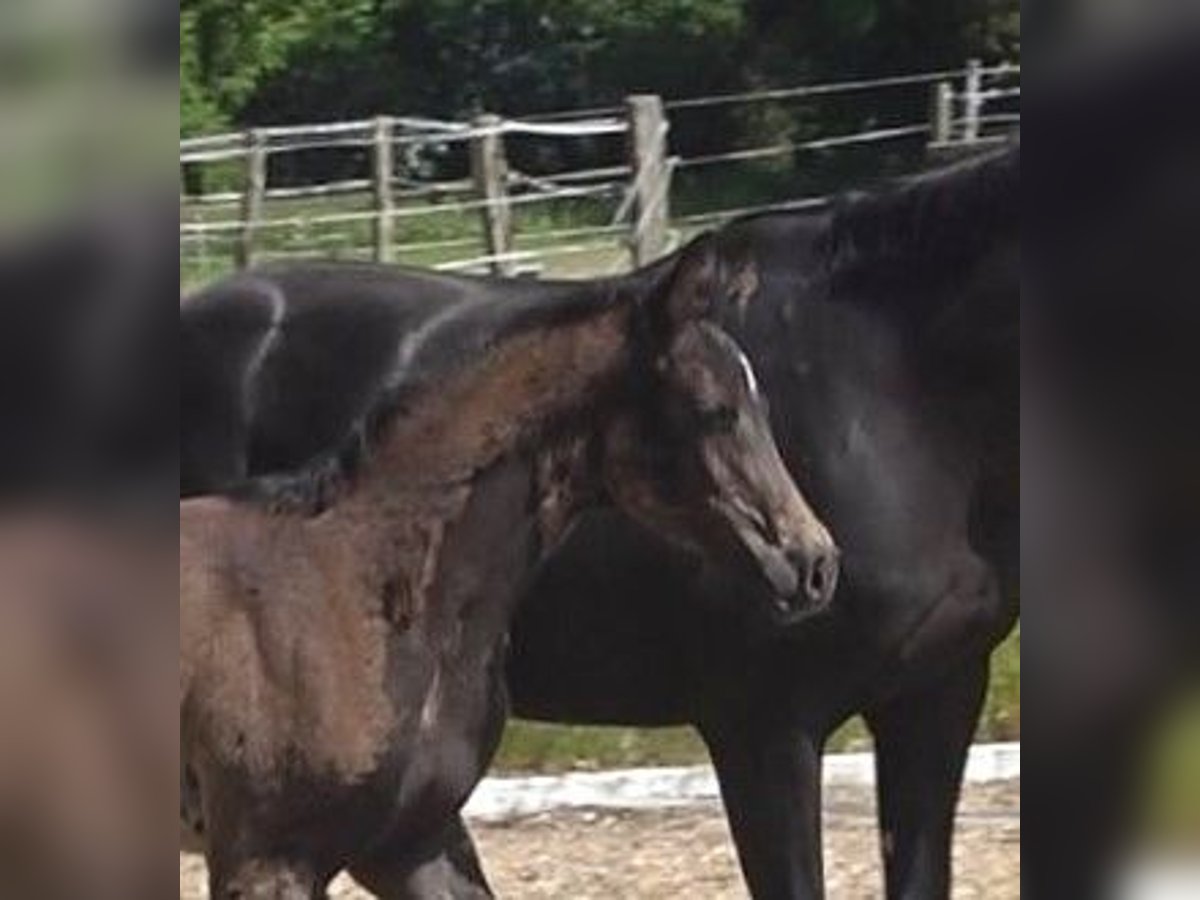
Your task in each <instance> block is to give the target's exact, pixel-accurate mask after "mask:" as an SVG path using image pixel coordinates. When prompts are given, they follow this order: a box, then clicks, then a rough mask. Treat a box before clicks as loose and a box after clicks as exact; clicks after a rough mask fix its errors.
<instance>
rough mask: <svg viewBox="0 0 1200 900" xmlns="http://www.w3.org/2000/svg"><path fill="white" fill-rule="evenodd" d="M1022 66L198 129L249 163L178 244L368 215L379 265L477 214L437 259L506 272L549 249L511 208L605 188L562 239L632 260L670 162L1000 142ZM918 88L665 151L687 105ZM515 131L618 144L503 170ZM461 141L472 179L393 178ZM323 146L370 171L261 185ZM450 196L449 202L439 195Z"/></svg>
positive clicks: (194, 159)
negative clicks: (408, 231) (903, 96)
mask: <svg viewBox="0 0 1200 900" xmlns="http://www.w3.org/2000/svg"><path fill="white" fill-rule="evenodd" d="M1019 74H1020V69H1019V67H1018V66H1014V65H1007V64H1005V65H999V66H993V67H990V68H989V67H985V66H984V65H983V64H982V63H980V62H979V61H976V60H972V61H971V62H969V63H968V64H967V66H966V67H965V68H964V69H962V70H958V71H951V72H934V73H921V74H917V75H904V76H897V77H893V78H881V79H869V80H861V81H845V82H838V83H834V84H819V85H806V86H801V87H796V88H786V89H780V90H774V91H758V92H753V93H746V94H730V95H721V96H714V97H698V98H687V99H682V100H674V101H668V102H664V101H663V100H662V98H660V97H657V96H650V95H637V96H631V97H629V98H628V99H627V100H626V102H625V103H624V105H623V106H622V107H610V108H605V109H597V110H582V111H578V112H576V113H564V114H558V115H549V116H543V117H537V118H535V119H531V120H512V119H505V118H502V117H500V116H497V115H493V114H487V115H481V116H478V117H476V118H475V119H474V120H472V121H471V122H469V123H459V122H443V121H438V120H430V119H419V118H413V117H399V116H379V117H376V118H374V119H370V120H362V121H354V122H336V123H324V124H319V125H298V126H285V127H271V128H254V129H249V130H247V131H245V132H242V133H235V134H227V135H215V136H207V137H201V138H193V139H189V140H185V141H183V142H182V145H181V157H180V161H181V166H182V167H184V169H185V170H186V169H187V168H188V167H194V166H204V165H208V164H213V163H224V164H226V165H229V164H231V163H232V164H235V165H240V166H241V167H242V170H243V171H242V175H241V178H240V183H241V187H240V189H239V190H236V191H231V192H225V193H210V194H200V195H192V196H185V197H183V198H182V200H181V203H182V204H183V205H184V206H187V207H189V208H205V207H218V206H221V205H224V206H227V207H230V208H234V209H236V210H237V214H236V217H235V218H226V219H223V220H222V219H217V220H215V221H214V220H212V219H211V218H210V217H208V216H205V217H202V218H201V219H200V220H198V221H190V222H188V221H185V222H182V223H181V243H184V244H186V243H188V242H189V241H190V242H192V243H200V244H201V245H203V242H205V241H206V240H208V239H211V238H213V237H214V236H218V237H221V238H222V240H223V242H224V246H227V247H228V250H229V253H230V256H231V258H232V261H233V263H234V264H235V265H237V266H239V267H240V266H246V265H249V264H250V263H251V262H253V261H255V260H256V259H258V258H260V256H262V255H264V240H263V238H264V235H265V234H266V232H268V231H270V230H272V229H285V228H293V229H298V230H303V229H304V228H306V227H310V226H313V225H319V224H326V225H335V226H336V225H343V226H346V227H349V226H352V225H355V224H362V225H363V226H369V228H370V234H371V238H370V246H369V248H368V249H367V251H366V253H365V255H368V256H369V257H370V258H373V259H376V260H379V261H384V262H386V261H390V260H392V259H393V258H394V257H395V255H396V251H397V250H398V249H409V248H416V247H419V248H427V247H432V246H434V245H446V246H447V247H449V246H452V245H455V244H459V245H461V246H463V247H464V248H465V247H470V246H476V247H477V246H479V242H478V241H477V240H469V239H466V240H461V241H455V240H444V241H440V242H438V241H434V242H426V243H425V244H420V243H417V244H413V243H411V242H410V243H407V244H400V243H398V242H397V236H398V235H397V232H398V231H399V232H401V233H403V231H404V223H405V221H408V220H411V219H412V218H413V217H417V216H421V215H430V214H437V213H446V212H466V213H477V214H478V218H479V228H480V231H481V234H482V247H483V251H484V253H483V255H482V256H475V257H472V258H469V259H459V260H450V261H446V262H444V263H443V264H441V267H442V268H447V269H461V270H484V271H490V272H492V273H495V274H499V275H512V274H515V273H518V272H520V271H522V269H523V268H528V264H529V263H530V262H532V261H535V260H536V259H537V258H538V257H539V255H544V253H548V252H550V251H549V250H546V251H544V253H543V254H539V253H538V252H536V251H519V250H518V249H517V244H516V240H515V237H516V235H515V228H514V210H515V209H516V208H518V207H521V206H524V205H527V204H533V203H540V202H541V203H544V202H552V201H554V200H559V199H564V198H566V199H570V198H587V197H607V198H609V199H613V200H615V201H616V208H615V211H614V212H613V214H612V216H611V219H610V221H609V223H608V224H607V225H605V226H596V227H589V228H580V229H564V230H560V232H557V233H556V234H559V235H561V236H563V237H566V238H568V239H570V238H574V237H578V238H589V239H596V238H603V239H604V240H606V241H608V242H612V241H614V240H617V241H619V242H620V243H623V245H624V247H625V250H626V253H627V256H628V264H632V265H634V266H640V265H643V264H645V263H648V262H650V261H652V260H653V259H655V258H657V257H658V256H660V255H661V254H662V253H664V252H665V251H667V250H669V249H670V247H671V244H672V235H673V234H674V231H673V229H672V225H673V222H674V224H675V225H678V224H680V223H679V222H678V221H675V220H673V219H672V217H671V184H672V178H673V175H674V173H675V172H676V171H680V170H690V169H697V168H701V167H706V166H714V165H722V164H729V163H737V162H747V161H750V160H758V159H768V158H772V157H780V156H785V155H788V154H797V153H801V152H805V151H815V150H834V149H837V148H841V147H848V146H853V145H859V144H866V143H875V142H886V141H895V140H900V139H917V138H919V139H923V140H924V141H925V144H926V146H927V148H928V150H929V151H930V153H931V154H935V155H949V154H958V153H961V152H964V151H971V150H974V149H977V148H978V147H980V146H985V145H987V144H989V143H992V142H996V141H1000V140H1006V139H1007V138H1006V134H1007V133H1008V132H1010V131H1011V130H1013V129H1014V128H1015V127H1016V126H1017V124H1018V123H1019V113H1018V112H1016V111H1015V108H1014V107H1015V105H1016V103H1017V102H1018V101H1019V97H1020V85H1019V80H1018V79H1019ZM921 86H925V87H926V89H928V90H930V91H931V94H932V98H931V113H930V117H929V121H926V122H916V123H911V124H903V125H899V126H891V127H879V128H873V129H870V130H867V131H862V132H856V133H853V134H845V135H832V136H825V137H821V138H818V139H813V140H807V141H801V142H790V141H780V142H779V143H776V144H771V145H767V146H760V147H750V148H734V149H731V150H728V151H725V152H721V153H715V154H711V155H708V156H697V157H691V158H687V159H680V158H678V157H673V156H671V154H670V151H669V142H668V135H669V124H670V123H669V116H670V115H671V114H672V113H678V114H683V113H684V112H685V111H691V110H703V109H705V108H714V107H718V106H727V105H731V104H747V103H756V102H762V101H785V100H791V99H803V98H806V97H816V96H827V95H834V94H839V93H855V92H862V91H867V90H884V89H892V88H900V87H905V88H913V87H917V88H919V87H921ZM997 106H999V107H1004V108H1003V109H1001V110H1000V111H998V112H991V111H990V110H992V109H993V108H995V107H997ZM515 135H532V136H541V137H543V138H548V139H560V140H572V139H579V138H583V137H587V138H592V139H595V138H600V137H603V136H614V137H615V136H619V137H621V138H622V140H623V145H624V149H623V156H624V159H623V161H622V162H621V164H619V165H614V166H608V167H604V168H595V169H590V170H582V171H573V172H566V173H557V174H554V175H549V176H542V177H540V178H536V177H532V176H529V175H527V174H525V173H522V172H518V171H516V170H514V169H513V168H512V167H510V165H509V162H508V159H507V156H506V138H508V137H510V136H515ZM462 144H465V145H466V150H467V157H468V159H469V177H468V178H464V179H461V180H459V181H454V182H437V183H427V184H411V183H401V181H402V180H401V179H399V178H398V175H397V172H398V168H399V166H398V159H397V154H398V153H409V152H412V151H416V150H422V149H428V148H431V147H445V146H448V145H462ZM321 148H361V149H363V150H365V151H367V153H368V154H369V157H370V165H369V166H368V167H367V172H368V177H367V178H365V179H358V180H347V181H339V182H329V183H322V184H310V185H302V186H292V187H279V188H272V187H271V186H270V185H269V183H268V179H269V171H270V169H269V166H268V161H269V158H270V157H271V156H273V155H278V154H287V153H295V152H299V151H304V150H314V149H321ZM185 183H186V179H185ZM351 194H354V195H361V196H367V197H369V204H368V206H367V208H363V209H357V210H351V211H332V212H328V213H325V212H322V213H318V214H317V215H312V214H310V213H307V212H306V213H304V214H298V215H292V216H283V217H279V216H275V217H272V216H269V215H268V214H267V209H268V204H269V203H271V202H279V201H283V200H288V199H292V200H295V199H298V198H314V199H315V198H327V197H334V196H338V195H351ZM446 197H452V198H454V199H453V200H452V201H451V202H445V198H446ZM818 202H821V198H797V199H793V200H787V201H784V202H781V203H773V204H770V205H769V206H760V207H755V208H751V209H736V210H717V211H714V212H713V213H712V214H711V216H710V218H712V219H716V220H719V219H720V218H722V217H728V216H732V215H736V214H740V213H745V212H751V211H755V210H761V209H770V208H801V207H803V206H806V205H810V204H812V203H818ZM695 218H700V217H695ZM574 232H577V234H575V233H574ZM552 233H553V232H552ZM584 246H588V245H584ZM302 249H303V248H302ZM570 250H571V245H568V246H567V247H566V248H558V251H556V252H570ZM310 252H312V253H314V254H320V253H321V248H319V247H313V248H312V249H311V251H310ZM359 252H360V255H363V254H362V253H361V251H359ZM267 255H270V254H267ZM276 255H278V254H276Z"/></svg>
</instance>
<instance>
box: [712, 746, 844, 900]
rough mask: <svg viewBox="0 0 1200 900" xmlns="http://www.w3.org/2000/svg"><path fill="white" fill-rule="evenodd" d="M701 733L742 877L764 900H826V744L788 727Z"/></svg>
mask: <svg viewBox="0 0 1200 900" xmlns="http://www.w3.org/2000/svg"><path fill="white" fill-rule="evenodd" d="M731 724H732V727H728V726H727V727H722V728H712V727H705V728H702V729H701V732H702V734H703V737H704V740H705V743H706V744H707V745H708V750H709V754H710V755H711V756H712V761H713V765H714V766H715V767H716V770H717V778H718V781H719V782H720V786H721V797H722V800H723V801H724V803H725V811H726V815H727V816H728V817H729V826H730V830H731V831H732V832H733V840H734V844H735V845H736V846H737V851H738V858H739V861H740V862H741V866H742V874H743V875H744V876H745V878H746V884H747V885H748V887H749V889H750V894H751V895H752V896H753V897H756V898H759V900H811V898H820V897H823V896H824V881H823V873H822V863H821V749H822V748H821V743H822V742H821V741H820V740H817V739H815V738H813V737H812V736H810V735H807V734H803V733H801V732H800V731H799V730H798V729H795V728H790V727H772V728H764V729H754V728H746V727H739V726H741V725H742V723H731Z"/></svg>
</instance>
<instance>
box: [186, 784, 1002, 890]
mask: <svg viewBox="0 0 1200 900" xmlns="http://www.w3.org/2000/svg"><path fill="white" fill-rule="evenodd" d="M1020 805H1021V800H1020V784H1019V782H1012V783H1007V784H998V785H988V786H976V787H969V788H968V789H967V792H966V795H965V797H964V802H963V806H962V808H961V810H960V813H959V827H958V832H957V836H956V842H955V849H954V863H955V873H956V878H955V885H954V897H955V898H961V900H976V898H979V900H1008V898H1017V897H1020V895H1021V824H1020ZM872 816H873V812H872V801H871V796H870V793H869V792H868V791H864V790H859V789H838V790H834V791H831V792H830V795H829V796H828V797H827V798H826V812H825V828H826V837H825V871H826V880H827V885H828V889H829V897H830V900H874V898H878V897H881V896H882V888H881V882H880V874H879V864H878V852H877V849H876V848H877V841H876V831H875V825H874V821H873V818H872ZM473 831H474V833H475V836H476V839H477V840H478V842H479V845H480V850H481V852H482V854H483V858H484V861H485V863H486V866H487V870H488V874H489V877H490V878H491V882H492V886H493V888H495V890H496V893H497V895H498V896H499V897H502V898H511V900H550V898H554V900H668V898H671V900H673V898H679V897H687V898H705V900H744V898H745V897H746V891H745V888H744V887H743V886H742V880H741V875H740V874H739V872H738V869H737V861H736V860H735V858H734V855H733V848H732V845H731V843H730V840H729V832H728V830H727V828H726V825H725V819H724V816H723V815H722V814H721V811H720V809H719V808H717V807H715V806H710V807H703V808H695V809H686V810H669V811H654V812H611V811H571V812H556V813H550V814H545V815H538V816H533V817H530V818H525V819H520V820H518V821H515V822H509V823H505V824H503V825H481V824H476V825H475V826H474V828H473ZM207 896H208V895H207V892H206V891H205V889H204V866H203V863H202V862H201V861H200V860H199V859H197V858H195V857H182V856H181V857H180V864H179V897H180V900H203V898H206V897H207ZM332 896H333V897H334V898H336V900H363V898H366V897H368V896H369V895H367V894H365V893H363V892H362V891H361V890H359V889H357V888H356V887H355V886H354V885H353V883H352V882H350V881H349V880H348V879H345V878H343V879H339V880H338V881H337V882H335V884H334V888H333V891H332Z"/></svg>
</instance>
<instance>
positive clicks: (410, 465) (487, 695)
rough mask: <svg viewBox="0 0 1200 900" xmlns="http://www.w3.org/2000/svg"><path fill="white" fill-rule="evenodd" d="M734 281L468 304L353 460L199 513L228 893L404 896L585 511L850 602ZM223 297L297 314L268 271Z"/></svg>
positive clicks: (446, 828)
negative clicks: (510, 641)
mask: <svg viewBox="0 0 1200 900" xmlns="http://www.w3.org/2000/svg"><path fill="white" fill-rule="evenodd" d="M713 272H714V267H713V261H712V258H711V255H710V253H709V250H708V248H707V246H706V245H705V244H703V243H702V244H700V245H697V246H696V247H695V248H694V249H693V251H692V252H690V253H688V254H686V255H684V256H683V257H682V258H681V260H680V261H679V262H678V264H677V266H676V267H675V268H674V271H673V272H671V273H670V277H668V278H665V279H664V281H663V283H662V285H661V289H660V290H657V291H654V292H651V293H650V294H645V293H637V292H622V291H619V290H612V289H611V287H612V286H611V285H610V286H609V289H605V290H596V291H590V292H588V291H585V292H580V291H578V290H571V291H564V292H562V294H561V296H559V297H557V298H554V297H549V298H548V297H545V296H542V297H538V298H536V299H534V300H531V301H528V302H519V301H517V302H509V303H497V302H470V301H469V300H464V301H463V302H461V303H459V304H457V305H450V306H448V307H447V308H446V310H445V311H444V314H443V315H442V316H440V317H439V318H438V320H437V321H436V322H435V323H433V324H431V325H430V326H429V327H427V328H425V329H424V330H422V331H421V332H420V333H418V334H416V335H414V337H413V339H412V340H409V341H407V342H405V343H404V344H403V345H402V346H401V347H400V348H399V350H398V352H397V353H396V356H395V364H394V367H393V369H392V371H391V373H390V376H389V385H388V388H387V390H385V391H380V392H379V394H378V396H376V398H375V399H374V402H372V403H371V404H370V405H369V407H368V408H366V409H364V410H363V413H362V415H361V416H359V420H358V422H357V424H356V426H355V428H354V429H353V431H352V437H351V439H350V440H349V441H348V442H347V443H346V444H345V445H344V446H342V447H341V448H339V450H338V452H337V453H335V454H333V455H327V456H326V457H325V458H324V460H323V462H319V463H317V464H315V465H313V466H310V467H308V468H307V469H306V470H304V471H302V472H299V473H295V474H292V475H288V476H281V477H276V478H271V479H264V480H260V481H257V482H249V483H247V484H246V485H244V486H243V487H242V488H241V489H240V490H239V491H237V492H235V493H232V494H227V495H225V496H213V497H205V498H198V499H193V500H188V501H184V502H183V503H181V506H180V644H181V672H180V678H181V685H180V686H181V708H180V729H181V742H182V743H181V747H182V754H181V755H182V763H183V769H182V772H181V796H182V803H181V815H182V817H183V820H184V822H185V824H187V825H188V826H189V828H190V830H191V831H193V832H194V833H196V834H198V835H200V836H201V837H202V840H203V846H204V850H205V852H206V855H207V858H208V862H209V866H210V884H211V892H212V896H213V897H214V898H233V897H242V898H251V897H271V898H284V897H287V898H293V897H294V898H308V897H320V896H323V892H324V889H325V886H326V884H327V883H328V881H329V880H330V879H331V878H332V877H333V876H334V875H335V874H336V873H337V872H338V871H339V870H341V869H343V868H349V869H350V871H351V872H352V874H354V876H355V877H356V878H357V879H358V880H359V881H360V882H361V883H363V884H364V885H365V886H367V887H368V888H369V889H370V890H372V891H374V892H375V893H376V894H377V895H379V896H381V897H400V896H405V895H406V891H407V887H406V882H407V878H408V876H409V873H410V871H411V869H412V868H413V866H414V863H416V862H418V861H419V860H420V859H421V858H422V855H423V854H428V852H429V851H430V850H431V849H432V848H437V847H438V846H440V845H442V844H443V843H444V842H445V841H446V840H447V836H448V835H449V834H450V833H451V832H452V831H453V830H454V829H455V828H457V819H456V813H457V811H458V809H459V807H460V806H461V804H462V803H463V801H464V800H465V799H466V797H467V796H468V794H469V793H470V791H471V789H472V788H473V787H474V785H475V784H476V782H477V781H478V779H479V778H480V777H481V776H482V773H483V771H484V769H485V768H486V766H487V764H488V761H489V760H490V758H491V756H492V754H493V752H494V749H495V747H496V744H497V741H498V739H499V735H500V731H501V726H502V724H503V721H504V715H505V711H506V708H507V698H506V690H505V686H504V678H503V672H504V661H505V648H506V641H507V638H506V635H507V630H508V626H509V622H510V619H511V617H512V615H513V614H514V611H515V607H516V605H517V601H518V599H519V598H520V597H521V595H522V594H523V592H524V591H523V589H524V587H525V585H526V583H527V582H528V579H529V576H530V574H531V573H532V571H533V567H534V566H535V564H536V563H537V562H538V561H539V560H540V559H542V558H543V557H544V556H545V554H546V553H547V552H548V551H549V550H551V549H552V548H553V547H554V546H555V545H556V544H557V543H558V541H559V539H560V538H561V537H562V536H564V535H565V534H566V532H567V531H568V530H569V529H570V527H571V525H572V523H573V522H574V520H575V519H576V517H577V515H578V514H579V513H580V512H581V511H582V510H583V509H585V508H587V507H593V506H596V505H598V504H605V503H608V504H611V505H614V506H616V507H617V508H619V509H620V510H622V511H623V512H624V513H626V514H627V515H629V516H630V517H631V518H633V519H634V520H636V521H639V522H641V523H642V524H643V525H644V526H645V527H647V528H648V529H650V530H651V531H653V532H654V533H656V534H659V535H661V536H663V537H665V538H667V539H668V540H670V541H671V542H673V543H675V544H677V545H685V546H689V547H692V548H695V549H698V550H700V551H701V552H703V553H705V554H706V555H708V556H709V557H712V558H715V559H717V560H718V561H720V562H721V563H722V564H723V565H724V566H726V567H731V568H732V569H733V570H734V571H737V572H740V573H741V575H742V576H743V577H746V578H749V579H756V580H757V581H758V582H759V583H760V584H762V585H763V586H764V587H765V588H766V590H764V591H763V592H762V595H763V596H769V597H771V598H772V600H771V603H770V605H769V607H768V608H767V612H769V613H770V614H771V615H772V616H773V617H774V618H775V619H782V620H785V621H787V620H792V619H794V618H796V617H797V616H798V615H804V614H809V613H811V612H812V610H813V609H814V608H819V607H821V606H823V605H824V604H825V603H827V602H828V600H829V599H830V597H831V596H832V593H833V590H834V582H835V572H836V565H837V564H836V549H835V547H834V545H833V542H832V540H831V538H830V536H829V534H828V532H827V531H826V529H825V528H824V526H823V525H822V524H821V523H820V522H819V521H818V520H817V518H816V517H815V516H814V514H813V513H812V512H811V510H810V509H809V508H808V506H807V505H806V504H805V502H804V500H803V498H802V497H801V495H800V493H799V491H798V490H797V488H796V486H795V484H794V483H793V482H792V480H791V478H790V477H789V475H788V473H787V470H786V469H785V468H784V466H783V463H782V461H781V459H780V458H779V455H778V452H777V450H776V448H775V445H774V442H773V439H772V436H771V432H770V430H769V426H768V425H767V421H766V414H765V405H764V404H763V402H762V399H761V397H760V395H759V393H758V387H757V383H756V378H755V374H754V372H753V370H752V369H751V368H750V366H749V363H748V362H747V361H746V358H745V356H744V355H743V354H742V352H741V350H740V349H739V348H738V346H737V344H736V343H735V342H734V341H733V340H732V339H731V338H730V337H729V336H728V335H727V334H726V333H724V332H723V331H721V330H720V329H719V328H717V327H716V326H714V325H713V324H711V323H710V322H708V321H706V315H707V313H708V303H709V298H711V297H712V296H713V295H714V293H713V291H712V289H711V285H710V284H709V282H710V280H711V278H712V275H713ZM456 283H457V284H460V285H461V286H462V287H463V290H464V291H466V290H468V289H469V286H470V284H471V282H470V281H469V280H461V281H459V282H456ZM219 290H222V291H225V292H232V293H234V294H236V293H238V292H239V291H244V292H246V293H248V294H254V293H255V292H258V293H259V294H262V295H266V296H269V297H271V298H273V301H272V302H275V303H277V304H286V296H285V294H284V293H283V292H282V290H281V287H280V284H279V282H278V281H273V280H272V278H271V276H270V274H269V273H259V274H251V275H244V276H239V277H237V278H235V279H234V280H233V281H232V282H230V283H228V284H226V285H224V286H223V287H221V288H219ZM473 890H478V891H479V892H480V893H486V888H485V887H483V886H482V884H481V885H480V887H479V888H477V889H473Z"/></svg>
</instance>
